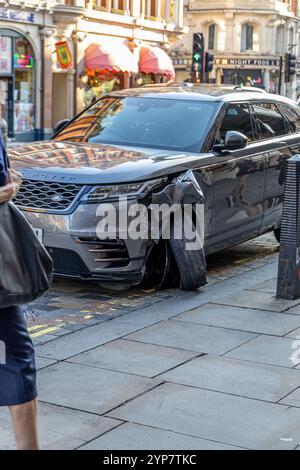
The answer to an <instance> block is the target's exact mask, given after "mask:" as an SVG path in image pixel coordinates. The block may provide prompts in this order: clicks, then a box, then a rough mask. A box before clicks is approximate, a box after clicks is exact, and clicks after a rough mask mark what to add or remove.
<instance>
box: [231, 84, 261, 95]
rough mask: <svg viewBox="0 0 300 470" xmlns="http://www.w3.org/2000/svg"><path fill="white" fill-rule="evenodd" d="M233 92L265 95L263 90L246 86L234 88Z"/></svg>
mask: <svg viewBox="0 0 300 470" xmlns="http://www.w3.org/2000/svg"><path fill="white" fill-rule="evenodd" d="M234 90H238V91H252V92H255V93H267V92H266V90H264V89H263V88H258V87H253V86H247V85H245V86H244V85H237V86H235V87H234Z"/></svg>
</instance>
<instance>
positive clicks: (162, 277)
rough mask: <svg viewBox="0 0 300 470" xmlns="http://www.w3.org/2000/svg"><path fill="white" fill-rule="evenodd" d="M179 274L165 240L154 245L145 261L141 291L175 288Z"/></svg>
mask: <svg viewBox="0 0 300 470" xmlns="http://www.w3.org/2000/svg"><path fill="white" fill-rule="evenodd" d="M178 282H179V274H178V270H177V266H176V263H175V260H174V257H173V255H172V252H171V248H170V245H169V243H168V241H167V240H160V241H159V242H158V243H156V244H155V245H154V246H153V247H152V250H151V252H150V254H149V256H148V259H147V261H146V271H145V274H144V278H143V280H142V282H141V284H140V287H142V288H143V289H156V290H159V289H167V288H170V287H176V286H177V285H178Z"/></svg>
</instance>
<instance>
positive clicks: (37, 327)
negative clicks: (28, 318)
mask: <svg viewBox="0 0 300 470" xmlns="http://www.w3.org/2000/svg"><path fill="white" fill-rule="evenodd" d="M46 326H48V325H35V326H30V327H29V328H28V331H35V330H40V329H41V328H45V327H46Z"/></svg>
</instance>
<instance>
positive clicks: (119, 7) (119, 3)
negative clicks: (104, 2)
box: [111, 0, 126, 13]
mask: <svg viewBox="0 0 300 470" xmlns="http://www.w3.org/2000/svg"><path fill="white" fill-rule="evenodd" d="M125 10H126V1H125V0H112V9H111V11H112V13H118V12H125Z"/></svg>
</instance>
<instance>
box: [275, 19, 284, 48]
mask: <svg viewBox="0 0 300 470" xmlns="http://www.w3.org/2000/svg"><path fill="white" fill-rule="evenodd" d="M283 52H284V26H283V25H282V24H281V25H279V26H277V28H276V54H283Z"/></svg>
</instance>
